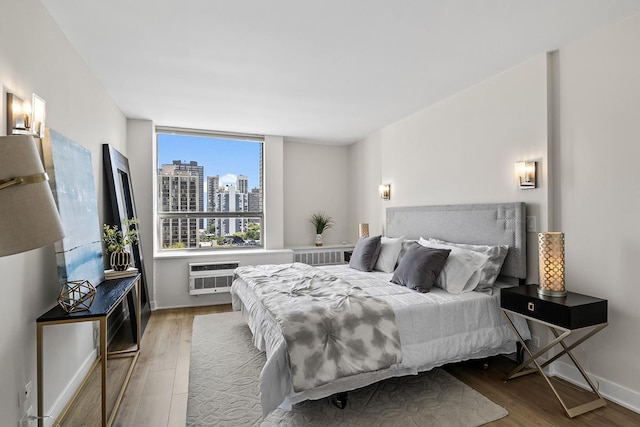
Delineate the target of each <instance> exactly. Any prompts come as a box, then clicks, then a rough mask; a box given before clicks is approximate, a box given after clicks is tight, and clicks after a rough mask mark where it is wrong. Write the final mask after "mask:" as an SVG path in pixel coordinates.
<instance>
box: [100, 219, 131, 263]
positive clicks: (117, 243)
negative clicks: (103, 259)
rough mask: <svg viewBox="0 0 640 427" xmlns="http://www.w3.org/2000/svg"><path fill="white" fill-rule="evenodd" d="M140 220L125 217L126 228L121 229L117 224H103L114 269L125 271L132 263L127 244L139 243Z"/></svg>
mask: <svg viewBox="0 0 640 427" xmlns="http://www.w3.org/2000/svg"><path fill="white" fill-rule="evenodd" d="M138 222H139V221H138V220H137V219H136V218H131V219H125V220H124V226H125V228H126V230H120V228H119V227H118V226H117V225H114V226H111V225H109V224H104V225H103V229H104V232H103V233H102V239H103V240H104V244H105V246H106V248H107V253H109V254H111V255H110V258H109V262H110V263H111V268H112V269H114V270H116V271H123V270H126V269H127V268H128V267H129V265H130V264H131V254H130V253H129V251H127V246H128V245H137V244H138V239H139V237H138ZM123 231H124V232H123Z"/></svg>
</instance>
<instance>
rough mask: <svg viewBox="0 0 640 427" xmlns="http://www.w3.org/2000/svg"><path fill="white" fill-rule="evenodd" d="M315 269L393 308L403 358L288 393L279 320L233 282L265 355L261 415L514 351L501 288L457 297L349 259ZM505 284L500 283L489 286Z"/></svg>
mask: <svg viewBox="0 0 640 427" xmlns="http://www.w3.org/2000/svg"><path fill="white" fill-rule="evenodd" d="M319 268H322V269H323V270H325V271H328V272H329V273H331V274H334V275H336V276H340V277H342V278H344V279H346V280H348V281H350V282H352V283H353V284H354V285H356V286H360V287H361V288H362V289H363V290H365V291H366V292H367V293H369V294H370V295H372V296H376V297H379V298H382V299H384V300H385V301H387V302H388V303H389V304H390V305H391V306H392V308H393V310H394V312H395V315H396V324H397V326H398V330H399V331H400V339H401V342H402V355H403V356H402V357H403V359H402V363H400V364H398V365H394V366H392V367H391V368H389V369H386V370H383V371H376V372H371V373H366V374H360V375H354V376H351V377H347V378H340V379H338V380H336V381H334V382H332V383H330V384H326V385H324V386H322V387H318V388H315V389H312V390H306V391H304V392H301V393H293V392H292V390H293V388H292V385H291V379H290V377H289V369H288V363H287V353H286V346H285V342H284V339H283V337H282V333H281V332H280V326H279V325H278V324H277V322H276V321H275V320H274V318H273V317H272V316H271V314H270V313H269V311H268V310H267V309H266V308H265V307H264V306H262V304H261V303H260V302H259V301H257V299H256V298H255V294H254V293H253V291H251V290H250V289H249V287H247V286H246V285H245V284H244V283H243V282H242V281H240V280H236V281H234V285H233V287H232V292H231V294H232V301H233V308H234V310H242V312H243V313H244V316H245V318H246V319H247V323H248V325H249V327H250V329H251V331H252V332H253V337H254V345H255V346H256V347H257V348H258V349H260V350H263V351H265V352H266V355H267V362H266V363H265V366H264V368H263V370H262V373H261V381H260V394H261V403H262V408H263V413H264V414H265V415H266V414H268V413H269V412H271V411H272V410H274V409H275V408H277V407H278V406H280V407H281V408H283V409H291V406H292V405H293V404H295V403H297V402H301V401H303V400H307V399H319V398H322V397H326V396H330V395H332V394H334V393H337V392H340V391H347V390H353V389H356V388H359V387H363V386H365V385H368V384H371V383H374V382H377V381H380V380H382V379H385V378H389V377H394V376H401V375H408V374H416V373H417V372H421V371H426V370H430V369H433V368H434V367H436V366H441V365H444V364H446V363H452V362H458V361H462V360H468V359H474V358H482V357H488V356H493V355H496V354H505V353H512V352H513V351H515V342H516V337H515V334H514V333H513V331H512V330H511V328H510V327H509V325H508V324H507V323H506V320H505V319H504V317H503V315H502V314H501V312H500V292H499V291H496V292H493V295H487V294H484V293H478V292H468V293H465V294H461V295H454V294H450V293H448V292H446V291H444V290H442V289H439V288H435V287H434V288H433V289H432V290H431V292H429V293H426V294H423V293H419V292H416V291H413V290H411V289H407V288H405V287H403V286H399V285H396V284H393V283H391V282H390V279H391V276H392V274H390V273H383V272H370V273H367V272H361V271H359V270H355V269H352V268H349V267H348V266H347V265H337V266H325V267H319ZM504 286H506V285H504V284H501V283H499V282H497V283H496V285H495V286H494V288H495V289H500V288H501V287H504ZM513 320H514V321H515V322H516V327H517V328H518V330H519V332H520V333H521V334H522V336H523V337H524V338H525V339H529V338H530V332H529V329H528V327H527V323H526V321H524V319H522V318H519V317H518V318H515V319H513Z"/></svg>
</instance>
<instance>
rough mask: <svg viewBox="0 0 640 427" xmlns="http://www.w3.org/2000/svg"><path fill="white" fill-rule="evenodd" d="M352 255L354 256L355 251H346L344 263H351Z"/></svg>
mask: <svg viewBox="0 0 640 427" xmlns="http://www.w3.org/2000/svg"><path fill="white" fill-rule="evenodd" d="M351 255H353V251H344V262H346V263H347V264H349V261H351Z"/></svg>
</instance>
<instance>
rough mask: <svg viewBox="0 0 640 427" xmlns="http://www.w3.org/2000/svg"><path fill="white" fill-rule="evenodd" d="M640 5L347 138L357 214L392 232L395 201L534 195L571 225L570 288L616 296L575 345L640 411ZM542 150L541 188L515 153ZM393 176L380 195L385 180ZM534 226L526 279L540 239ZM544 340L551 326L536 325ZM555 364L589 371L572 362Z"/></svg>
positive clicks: (529, 156)
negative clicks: (605, 315)
mask: <svg viewBox="0 0 640 427" xmlns="http://www.w3.org/2000/svg"><path fill="white" fill-rule="evenodd" d="M638 40H640V16H637V17H634V18H631V19H628V20H626V21H624V22H622V23H620V24H617V25H614V26H612V27H609V28H607V29H605V30H602V31H601V32H599V33H597V34H595V35H593V36H591V37H587V38H585V39H583V40H580V41H578V42H576V43H573V44H571V45H569V46H567V47H565V48H562V49H560V50H559V51H558V52H554V53H553V54H550V55H548V56H545V55H541V56H539V57H536V58H534V59H532V60H530V61H529V62H527V63H524V64H522V65H521V66H519V67H516V68H513V69H511V70H508V71H506V72H503V73H501V74H499V75H496V76H494V77H492V78H491V79H488V80H487V81H485V82H483V83H480V84H478V85H475V86H473V87H471V88H469V89H468V90H465V91H463V92H461V93H459V94H457V95H455V96H453V97H451V98H449V99H446V100H444V101H442V102H440V103H438V104H436V105H433V106H431V107H428V108H425V109H423V110H421V111H419V112H417V113H415V114H413V115H411V116H409V117H407V118H405V119H403V120H400V121H398V122H396V123H394V124H392V125H389V126H387V127H385V128H383V129H381V130H379V131H377V132H374V133H373V134H371V135H369V136H368V137H367V138H365V139H364V140H362V141H359V142H358V143H356V144H354V145H352V146H351V147H350V150H349V168H350V169H351V171H352V172H351V176H350V181H352V184H353V185H352V187H351V192H350V209H349V217H350V218H351V221H352V222H356V221H360V220H363V219H364V218H363V217H364V216H368V221H369V222H370V223H372V226H373V227H374V228H373V229H377V230H380V231H382V229H383V224H384V208H386V207H388V206H406V205H437V204H448V203H478V202H504V201H524V202H526V203H527V204H528V206H529V215H531V214H534V215H535V216H536V217H537V225H538V226H537V231H547V230H552V228H550V227H553V230H559V231H563V232H564V233H565V237H566V279H567V287H568V289H569V290H570V291H574V292H579V293H584V294H589V295H594V296H598V297H601V298H606V299H607V300H608V303H609V326H608V327H607V328H606V329H604V330H603V331H602V332H601V333H599V334H598V335H596V336H594V337H593V338H592V339H590V340H589V341H587V342H585V343H584V344H582V345H581V346H580V347H579V348H578V349H577V350H576V351H575V354H576V356H577V357H578V359H579V360H581V361H582V363H583V366H585V368H586V369H587V371H589V372H590V373H591V375H592V377H594V378H595V379H596V380H597V381H598V384H599V387H600V392H601V393H603V394H604V395H605V396H606V397H608V398H610V399H612V400H614V401H616V402H618V403H621V404H623V405H625V406H627V407H629V408H631V409H634V410H635V411H640V370H638V369H637V363H636V359H637V357H636V355H637V354H638V353H640V342H638V340H637V339H636V338H637V336H638V325H640V311H639V310H638V301H639V300H640V298H639V295H640V291H638V286H637V281H638V279H637V273H636V271H635V268H634V267H635V264H636V262H637V260H638V259H640V228H639V227H638V226H637V220H636V217H637V215H638V212H639V211H640V184H638V182H637V181H636V180H635V175H636V172H637V165H636V163H637V159H638V158H639V156H640V144H639V143H638V136H639V135H640V121H639V120H638V117H640V81H639V80H638V76H640V45H639V44H638V43H637V41H638ZM518 160H537V161H538V162H539V167H540V168H541V171H540V172H541V173H540V178H541V179H540V181H539V185H540V188H538V189H536V190H527V191H520V190H516V189H515V186H514V181H513V163H514V162H515V161H518ZM382 182H385V183H391V185H392V188H391V200H390V201H388V202H380V201H379V199H377V200H376V198H377V197H378V196H377V194H374V190H373V189H375V188H377V186H378V184H380V183H382ZM535 238H536V236H535V234H533V233H529V234H528V240H529V243H528V251H529V256H528V261H529V262H528V268H529V275H528V276H529V277H528V282H529V283H536V282H537V266H536V260H535V257H536V253H537V242H536V239H535ZM533 332H534V334H536V335H537V334H539V336H540V338H541V339H542V342H544V341H545V339H548V334H547V333H546V331H545V330H544V329H542V328H540V327H534V329H533ZM552 372H553V373H556V374H558V375H560V376H562V377H564V378H566V379H569V380H571V381H574V382H577V383H580V380H579V379H578V373H577V370H576V369H574V368H572V367H571V366H570V365H569V364H567V363H566V361H563V359H561V361H560V362H559V363H554V366H553V369H552Z"/></svg>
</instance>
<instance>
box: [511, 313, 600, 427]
mask: <svg viewBox="0 0 640 427" xmlns="http://www.w3.org/2000/svg"><path fill="white" fill-rule="evenodd" d="M502 313H503V314H504V316H505V317H506V318H507V321H508V322H509V325H511V329H513V331H514V332H515V334H516V336H517V337H518V340H519V341H520V343H521V344H522V347H523V348H524V349H525V351H526V352H527V353H528V354H529V358H528V359H527V360H525V361H524V362H522V363H521V364H520V365H518V366H517V367H516V368H515V369H514V370H513V371H511V373H510V374H509V375H507V376H506V377H505V381H507V380H510V379H513V378H518V377H521V376H524V375H528V374H531V373H533V372H536V371H537V372H539V373H540V375H542V378H544V380H545V381H546V382H547V385H548V386H549V387H550V388H551V390H552V391H553V394H555V396H556V398H557V399H558V401H559V402H560V404H561V405H562V407H563V408H564V410H565V412H566V413H567V415H569V417H570V418H574V417H577V416H578V415H580V414H584V413H585V412H589V411H592V410H594V409H597V408H601V407H603V406H606V405H607V402H606V401H605V400H604V399H603V398H602V396H601V395H600V393H599V392H598V390H597V388H596V387H595V385H594V384H593V382H592V381H591V379H590V378H589V376H588V375H587V373H586V372H585V370H584V369H583V368H582V366H581V365H580V363H579V362H578V360H577V359H576V358H575V357H574V356H573V354H572V353H571V350H573V349H574V348H575V347H577V346H578V345H580V344H581V343H583V342H584V341H585V340H587V339H588V338H590V337H591V336H593V335H594V334H596V333H597V332H599V331H600V330H602V329H603V328H604V327H605V326H607V323H601V324H599V325H595V326H589V327H586V328H580V329H573V330H571V329H562V328H558V327H557V326H553V325H551V324H548V323H546V322H541V321H537V323H542V324H544V325H546V326H547V327H548V328H549V329H551V332H552V333H553V335H554V336H555V337H556V338H555V339H554V340H553V341H551V342H550V343H549V344H548V345H546V346H545V347H543V348H541V349H539V350H538V351H537V352H536V353H535V354H534V353H533V352H532V351H531V350H530V349H529V347H528V346H527V344H526V343H525V340H524V339H523V338H522V335H520V332H518V329H517V328H516V327H515V325H514V324H513V322H512V321H511V318H510V317H509V315H508V314H507V312H506V311H504V310H503V312H502ZM531 320H535V319H531ZM556 329H558V330H560V331H562V334H560V333H558V331H557V330H556ZM587 329H591V330H590V331H589V332H588V333H587V334H585V335H584V336H582V337H581V338H579V339H578V340H576V341H575V342H574V343H572V344H571V345H567V344H565V342H564V340H565V339H566V338H567V337H569V336H570V335H571V334H573V333H574V332H578V331H583V330H587ZM557 344H560V345H561V346H562V351H561V352H559V353H558V354H556V355H555V356H553V357H552V358H550V359H549V360H547V361H545V362H544V363H543V364H539V363H538V361H537V359H538V358H539V357H540V356H542V355H543V354H545V353H547V352H548V351H549V350H551V349H552V348H553V347H554V346H556V345H557ZM564 354H566V355H568V356H569V357H570V358H571V360H572V361H573V364H574V365H575V366H576V368H578V371H580V374H581V375H582V376H583V378H584V379H585V380H586V381H587V384H589V387H591V390H592V391H593V393H594V394H595V395H596V396H597V398H596V399H594V400H592V401H590V402H587V403H584V404H582V405H578V406H575V407H573V408H569V407H567V405H566V404H565V403H564V400H562V398H561V397H560V394H558V391H557V390H556V388H555V387H554V386H553V384H552V383H551V381H550V380H549V377H548V376H547V375H546V374H545V373H544V371H543V368H545V367H546V366H548V365H549V364H551V363H552V362H554V361H555V360H557V359H558V358H560V357H561V356H563V355H564ZM531 362H533V363H534V364H535V366H536V367H535V369H525V368H527V366H528V365H529V363H531Z"/></svg>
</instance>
